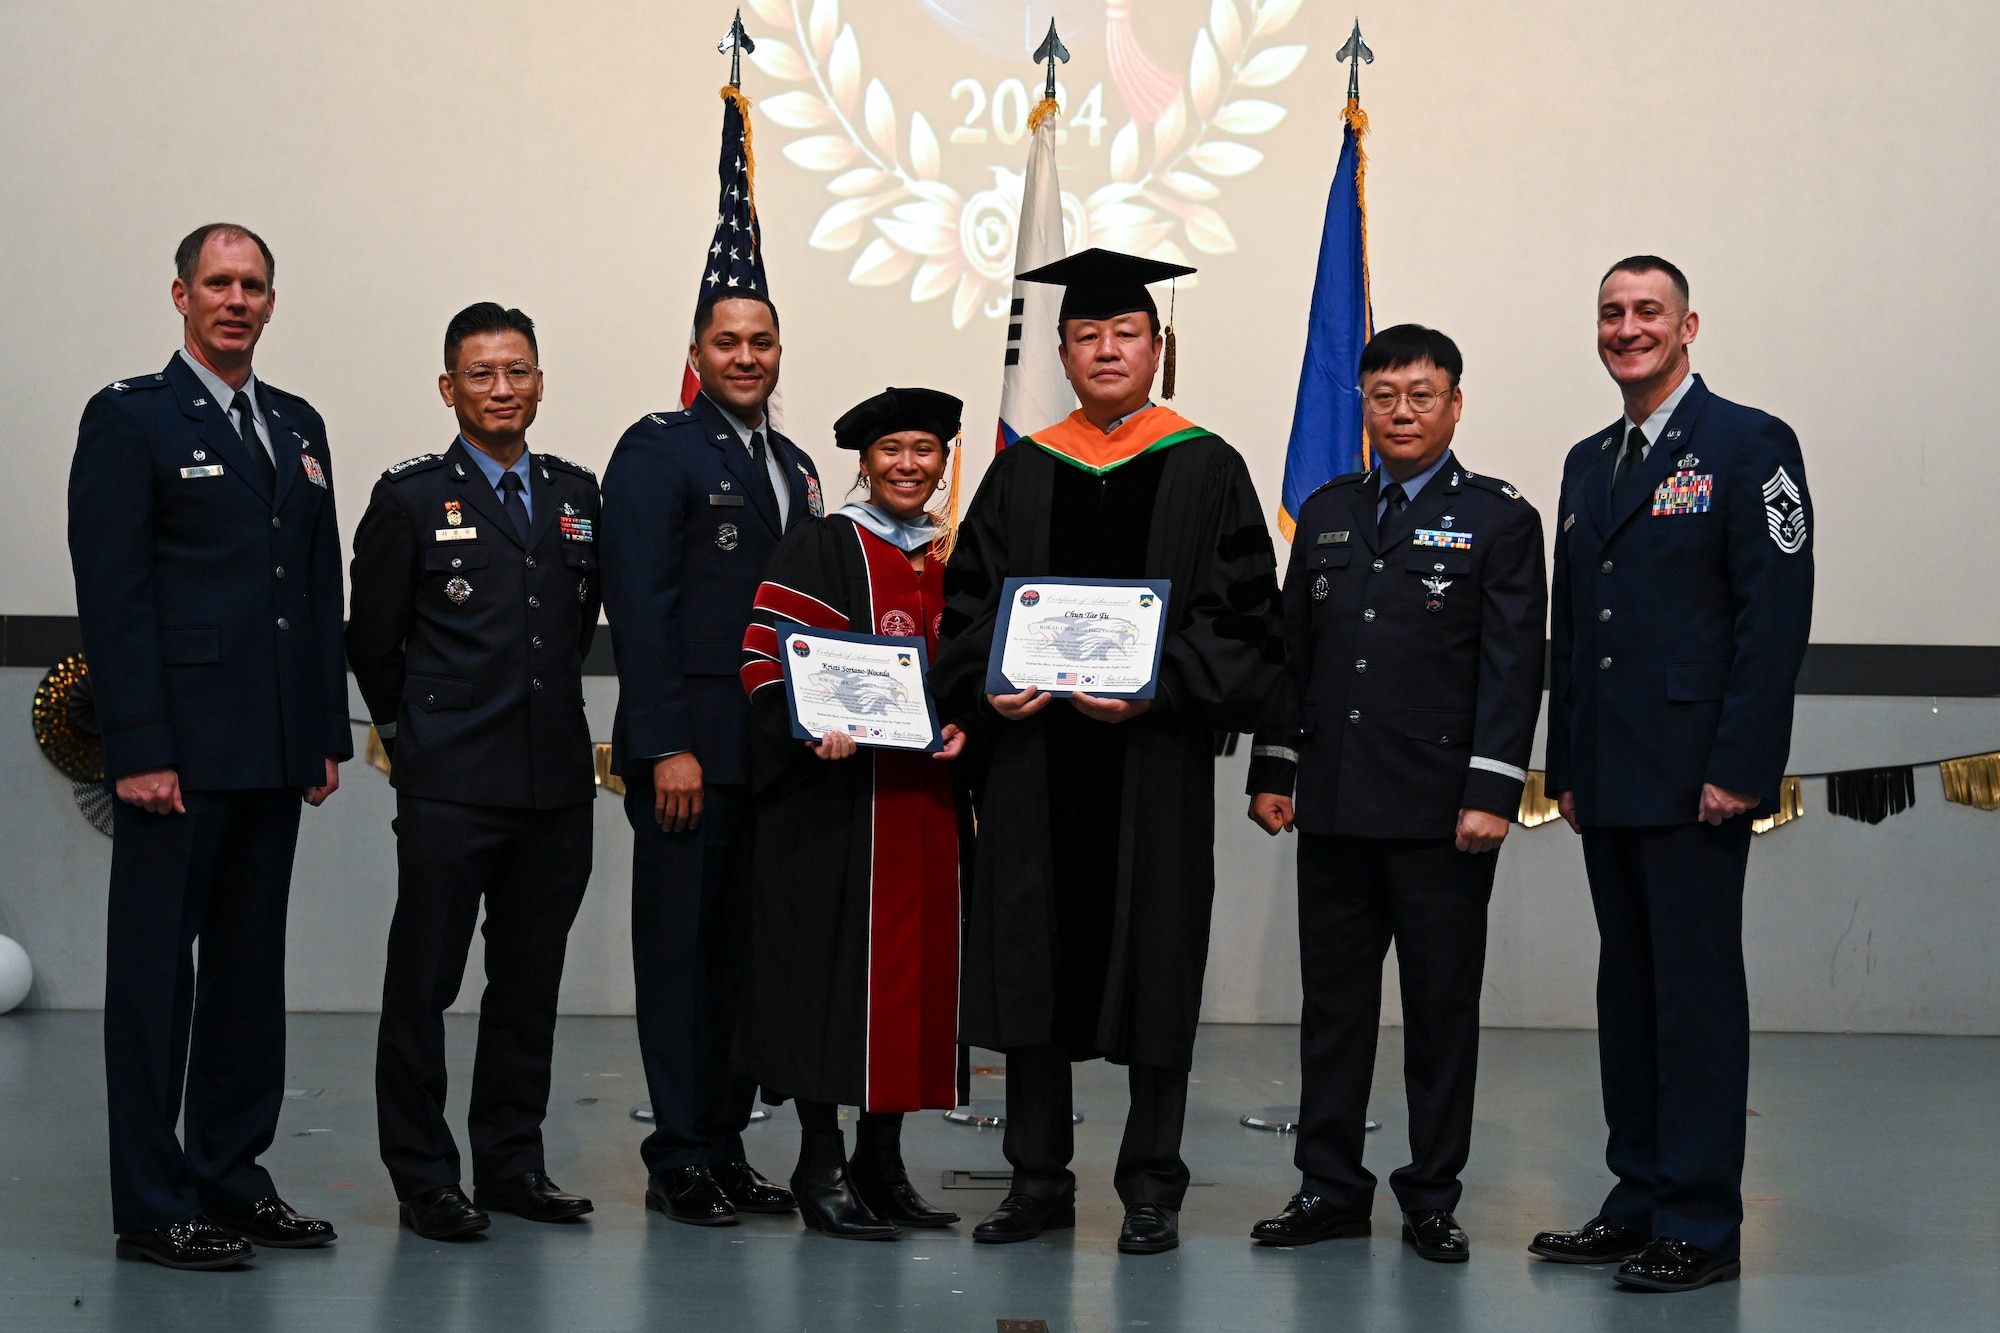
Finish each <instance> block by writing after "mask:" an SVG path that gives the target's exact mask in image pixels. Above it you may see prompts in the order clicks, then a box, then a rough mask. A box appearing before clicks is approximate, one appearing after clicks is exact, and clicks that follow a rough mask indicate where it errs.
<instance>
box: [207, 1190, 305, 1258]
mask: <svg viewBox="0 0 2000 1333" xmlns="http://www.w3.org/2000/svg"><path fill="white" fill-rule="evenodd" d="M209 1216H210V1217H211V1218H212V1219H213V1220H214V1222H215V1225H216V1226H217V1227H219V1228H221V1229H222V1230H223V1231H225V1232H227V1233H228V1234H229V1235H232V1236H237V1237H240V1238H241V1239H243V1240H247V1241H250V1242H252V1243H253V1244H257V1245H267V1246H269V1247H270V1248H272V1249H274V1250H310V1249H312V1248H313V1247H314V1246H316V1245H325V1244H327V1243H329V1242H330V1241H332V1240H333V1239H334V1234H333V1224H332V1223H330V1222H322V1221H320V1220H319V1219H318V1218H317V1217H300V1216H299V1215H298V1214H297V1213H295V1212H293V1211H292V1207H291V1205H290V1204H288V1203H286V1202H285V1201H284V1200H283V1199H281V1198H279V1197H278V1196H277V1195H275V1194H273V1195H272V1196H270V1197H269V1198H268V1199H259V1200H257V1202H255V1203H253V1204H248V1205H246V1206H244V1207H242V1208H236V1209H232V1210H230V1211H229V1212H226V1213H211V1214H210V1215H209Z"/></svg>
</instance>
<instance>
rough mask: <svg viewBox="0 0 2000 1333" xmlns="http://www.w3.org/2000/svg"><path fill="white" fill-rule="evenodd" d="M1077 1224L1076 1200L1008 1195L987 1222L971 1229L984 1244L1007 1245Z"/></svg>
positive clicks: (990, 1214)
mask: <svg viewBox="0 0 2000 1333" xmlns="http://www.w3.org/2000/svg"><path fill="white" fill-rule="evenodd" d="M1075 1225H1076V1204H1075V1203H1074V1202H1073V1201H1063V1202H1058V1201H1057V1200H1054V1199H1038V1198H1036V1197H1035V1196H1034V1195H1032V1194H1009V1195H1008V1196H1007V1197H1006V1198H1004V1199H1002V1200H1001V1201H1000V1206H999V1207H998V1208H995V1209H994V1210H993V1211H992V1212H990V1213H988V1214H987V1215H986V1220H985V1221H983V1222H981V1223H980V1224H979V1225H978V1226H976V1227H974V1228H973V1229H972V1238H973V1239H974V1240H976V1241H978V1242H979V1243H980V1244H981V1245H1007V1244H1011V1243H1012V1242H1014V1241H1017V1240H1033V1239H1034V1238H1035V1237H1037V1236H1039V1235H1041V1234H1042V1233H1043V1232H1044V1231H1061V1230H1063V1229H1065V1228H1067V1227H1073V1226H1075Z"/></svg>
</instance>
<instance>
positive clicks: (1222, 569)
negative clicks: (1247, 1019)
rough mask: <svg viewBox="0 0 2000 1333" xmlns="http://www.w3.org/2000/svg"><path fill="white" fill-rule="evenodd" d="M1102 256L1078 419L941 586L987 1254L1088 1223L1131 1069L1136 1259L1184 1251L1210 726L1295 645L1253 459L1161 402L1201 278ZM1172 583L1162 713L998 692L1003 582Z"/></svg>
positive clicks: (1069, 281) (982, 519)
mask: <svg viewBox="0 0 2000 1333" xmlns="http://www.w3.org/2000/svg"><path fill="white" fill-rule="evenodd" d="M1188 271H1189V270H1186V269H1178V268H1174V267H1172V266H1167V265H1158V264H1154V263H1152V262H1151V261H1145V260H1137V259H1132V258H1131V257H1129V256H1123V255H1111V254H1107V253H1106V252H1104V251H1099V250H1091V251H1085V252H1084V253H1082V254H1080V255H1076V256H1072V257H1071V258H1070V259H1067V260H1064V261H1061V263H1059V264H1057V265H1051V266H1050V267H1049V268H1048V269H1044V270H1039V271H1037V273H1036V274H1024V275H1022V276H1023V277H1024V278H1028V279H1030V280H1034V281H1050V282H1057V283H1062V284H1064V285H1066V286H1067V287H1068V291H1067V293H1066V295H1065V297H1064V301H1063V308H1062V316H1061V327H1060V329H1059V331H1058V332H1059V336H1060V337H1061V338H1062V341H1063V346H1062V358H1063V363H1064V367H1065V370H1066V373H1067V374H1068V376H1069V379H1070V382H1071V384H1072V385H1073V386H1074V387H1075V389H1076V391H1077V396H1078V398H1079V400H1080V401H1081V402H1082V404H1083V407H1082V410H1081V411H1079V412H1077V413H1075V414H1073V415H1072V416H1071V417H1070V418H1069V419H1068V420H1067V421H1064V422H1060V423H1056V424H1055V425H1053V426H1051V427H1049V428H1047V429H1045V430H1042V431H1038V432H1037V433H1036V434H1035V435H1033V436H1029V437H1023V438H1022V439H1021V440H1020V441H1019V442H1018V443H1016V444H1015V445H1014V446H1012V447H1010V448H1009V449H1008V450H1007V451H1006V452H1004V453H1002V454H1001V455H1000V456H999V457H998V458H996V459H995V460H994V462H993V464H992V466H991V467H990V469H989V470H988V472H987V476H986V479H985V481H984V483H983V484H982V485H981V487H980V490H979V493H978V495H977V496H976V497H975V498H974V500H973V503H972V506H971V508H970V511H969V512H968V514H967V516H966V520H965V523H964V526H963V527H962V529H961V532H960V537H959V544H958V548H957V551H956V552H955V553H954V555H953V557H952V561H951V566H950V569H949V571H948V573H947V575H946V581H945V593H946V609H945V618H944V630H943V644H942V646H941V648H940V650H939V655H938V663H937V666H936V668H935V669H934V670H933V672H932V684H933V688H934V691H935V693H936V695H937V697H938V701H939V706H940V710H941V712H942V713H943V715H945V716H947V717H955V718H960V719H963V720H965V721H967V722H969V723H970V724H971V725H972V727H973V728H975V729H976V732H977V735H976V736H975V739H974V742H973V743H972V744H971V745H969V746H968V757H969V758H972V759H973V760H974V762H973V764H972V766H971V780H972V784H973V797H974V803H975V806H976V808H977V812H978V817H979V842H978V847H977V851H976V853H975V869H974V874H973V877H972V882H971V884H970V885H969V887H968V889H967V891H966V940H965V954H964V962H963V969H962V983H961V996H960V1029H961V1033H962V1036H963V1039H964V1040H966V1041H969V1042H971V1043H973V1044H976V1045H979V1046H984V1047H987V1048H990V1049H995V1050H1000V1051H1003V1052H1005V1053H1006V1055H1007V1127H1006V1137H1005V1145H1004V1146H1005V1151H1006V1154H1007V1159H1008V1161H1009V1162H1010V1163H1011V1164H1012V1165H1013V1167H1014V1179H1013V1185H1012V1190H1011V1192H1010V1193H1009V1195H1008V1196H1007V1198H1006V1200H1005V1201H1004V1202H1003V1203H1002V1204H1001V1206H1000V1208H999V1209H998V1210H997V1211H995V1212H994V1213H993V1214H992V1215H991V1216H990V1217H988V1218H987V1219H986V1220H985V1221H984V1222H982V1223H981V1224H980V1225H979V1227H978V1228H977V1229H976V1230H975V1231H974V1233H973V1234H974V1239H976V1240H979V1241H983V1242H987V1243H1002V1242H1007V1241H1016V1240H1027V1239H1030V1238H1032V1237H1034V1236H1037V1235H1039V1234H1041V1232H1042V1231H1044V1230H1046V1229H1050V1228H1054V1227H1064V1226H1071V1225H1074V1222H1075V1207H1074V1199H1075V1190H1076V1178H1075V1176H1074V1175H1072V1174H1071V1173H1070V1171H1069V1169H1068V1165H1069V1161H1070V1157H1071V1155H1072V1149H1073V1141H1072V1131H1071V1106H1070V1070H1069V1065H1070V1062H1071V1061H1073V1060H1087V1059H1094V1058H1097V1057H1100V1056H1102V1057H1105V1058H1107V1059H1110V1060H1113V1061H1115V1062H1117V1063H1120V1064H1124V1065H1127V1066H1129V1067H1130V1070H1131V1076H1130V1085H1131V1095H1132V1103H1131V1111H1130V1113H1129V1115H1128V1116H1127V1119H1126V1126H1125V1136H1124V1142H1123V1145H1122V1147H1121V1149H1120V1152H1119V1158H1118V1165H1117V1168H1116V1172H1115V1176H1114V1179H1115V1182H1116V1185H1117V1188H1118V1192H1119V1197H1120V1198H1121V1199H1122V1200H1123V1201H1124V1203H1125V1206H1126V1217H1125V1225H1124V1228H1123V1231H1122V1233H1121V1234H1120V1236H1119V1249H1120V1250H1121V1251H1123V1252H1125V1253H1138V1254H1147V1253H1157V1252H1159V1251H1162V1250H1169V1249H1172V1248H1174V1247H1175V1246H1176V1245H1177V1244H1178V1243H1179V1220H1178V1214H1179V1210H1180V1205H1181V1201H1182V1198H1183V1196H1184V1195H1185V1193H1186V1191H1187V1185H1188V1169H1187V1166H1186V1164H1185V1163H1184V1162H1183V1161H1182V1160H1181V1156H1180V1138H1181V1127H1182V1121H1183V1118H1184V1116H1185V1112H1186V1106H1187V1076H1188V1069H1189V1067H1190V1065H1191V1063H1192V1059H1193V1052H1194V1036H1195V1025H1196V1022H1197V1019H1198V1017H1199V1014H1200V1009H1201V985H1202V974H1203V972H1204V970H1205V968H1206V965H1207V958H1208V930H1209V914H1210V907H1211V903H1212V901H1213V898H1214V893H1215V863H1214V827H1215V811H1214V800H1215V798H1214V785H1213V783H1214V764H1215V733H1216V732H1217V731H1219V730H1223V731H1226V730H1253V729H1254V728H1255V726H1256V725H1257V723H1258V721H1259V717H1260V714H1261V711H1262V710H1263V708H1264V707H1265V706H1266V701H1267V700H1269V699H1271V698H1273V697H1275V696H1276V695H1277V692H1278V685H1279V681H1280V677H1281V674H1282V667H1283V660H1284V652H1283V645H1282V627H1281V618H1280V612H1279V607H1278V587H1277V579H1276V564H1275V559H1274V556H1273V554H1272V548H1271V539H1270V534H1269V532H1268V530H1267V529H1266V527H1265V524H1264V519H1263V517H1262V514H1261V511H1260V508H1259V504H1258V500H1257V495H1256V492H1255V490H1254V489H1253V487H1252V485H1251V481H1250V475H1249V472H1248V470H1247V469H1246V468H1245V466H1244V464H1243V460H1242V458H1241V457H1240V456H1239V455H1238V454H1237V453H1236V451H1235V450H1233V449H1231V448H1230V447H1229V445H1227V444H1226V443H1224V442H1223V441H1222V439H1221V438H1219V437H1218V436H1215V435H1213V434H1210V433H1209V432H1207V431H1205V430H1202V429H1201V428H1199V427H1196V426H1193V425H1191V424H1190V423H1188V422H1187V421H1185V420H1183V419H1182V418H1180V417H1179V416H1177V415H1176V414H1174V413H1173V412H1171V411H1169V410H1168V409H1166V408H1162V407H1156V406H1154V405H1152V404H1151V402H1150V398H1149V396H1150V393H1151V389H1152V383H1153V375H1154V371H1155V369H1156V367H1157V365H1158V361H1159V354H1160V350H1161V340H1160V337H1159V323H1158V309H1157V307H1156V306H1155V305H1154V303H1153V301H1152V298H1151V297H1150V296H1149V295H1148V294H1147V292H1146V289H1145V287H1144V285H1143V284H1144V282H1145V281H1147V280H1159V279H1162V278H1166V277H1171V276H1175V275H1177V274H1180V273H1185V272H1188ZM1017 576H1067V577H1094V578H1119V579H1137V578H1141V577H1144V578H1148V579H1168V580H1171V592H1170V594H1169V598H1168V612H1169V615H1168V623H1167V625H1166V626H1164V627H1163V634H1164V636H1165V641H1164V647H1163V652H1162V660H1161V665H1160V673H1159V678H1158V682H1157V692H1156V694H1155V697H1154V698H1153V699H1151V700H1128V699H1112V698H1101V699H1093V698H1091V697H1089V696H1088V695H1084V694H1078V695H1075V696H1073V697H1071V698H1067V699H1057V698H1055V697H1054V696H1051V695H1047V694H1040V693H1037V692H1036V691H1033V690H1029V691H1026V692H1023V693H1021V694H1017V695H1000V696H992V695H987V694H986V693H985V692H984V682H985V679H986V669H987V659H988V657H989V655H990V653H991V651H992V648H993V636H994V628H995V622H996V615H997V612H998V609H999V599H1000V593H1001V588H1002V586H1003V584H1004V582H1005V581H1006V580H1007V579H1008V578H1011V577H1017Z"/></svg>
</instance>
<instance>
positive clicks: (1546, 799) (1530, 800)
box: [1515, 768, 1562, 828]
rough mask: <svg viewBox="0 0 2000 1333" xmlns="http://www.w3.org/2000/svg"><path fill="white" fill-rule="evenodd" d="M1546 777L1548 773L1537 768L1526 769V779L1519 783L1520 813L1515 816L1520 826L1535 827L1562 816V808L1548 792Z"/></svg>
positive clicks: (1547, 777)
mask: <svg viewBox="0 0 2000 1333" xmlns="http://www.w3.org/2000/svg"><path fill="white" fill-rule="evenodd" d="M1548 779H1549V775H1548V774H1546V773H1544V772H1542V770H1541V769H1539V768H1531V769H1529V770H1528V780H1527V781H1526V782H1524V783H1522V784H1521V813H1520V814H1518V815H1516V816H1515V821H1516V822H1517V823H1519V824H1520V825H1521V827H1522V828H1535V827H1538V826H1539V825H1542V824H1546V823H1548V822H1549V821H1550V820H1552V819H1561V818H1562V810H1561V809H1560V808H1558V807H1557V805H1556V802H1555V798H1554V797H1552V796H1550V795H1549V794H1548V791H1547V784H1548Z"/></svg>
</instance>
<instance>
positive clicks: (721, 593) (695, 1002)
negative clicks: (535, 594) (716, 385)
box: [603, 396, 822, 1174]
mask: <svg viewBox="0 0 2000 1333" xmlns="http://www.w3.org/2000/svg"><path fill="white" fill-rule="evenodd" d="M766 430H767V432H768V434H767V438H768V440H769V447H770V451H771V457H772V458H774V459H776V460H777V463H778V467H779V470H780V471H781V472H782V474H783V475H784V477H785V479H786V483H787V492H788V509H787V516H786V517H784V518H781V517H780V515H779V513H778V508H777V503H776V499H775V496H774V494H773V492H772V488H771V485H770V482H769V480H768V478H767V477H765V476H759V475H757V473H756V471H755V468H756V465H755V464H754V463H753V461H752V459H751V457H750V451H749V450H748V449H746V448H745V447H744V445H743V440H742V438H741V437H740V436H739V435H738V434H737V433H736V428H735V427H734V425H732V424H731V423H730V422H729V421H728V419H727V418H725V417H724V416H723V414H722V412H721V411H720V409H718V408H717V407H716V406H715V405H714V404H713V403H711V402H710V401H709V400H708V398H707V397H706V396H699V397H697V398H696V399H695V401H694V404H693V405H692V406H691V407H688V408H686V409H684V410H680V411H673V412H656V413H652V414H649V415H648V416H646V417H644V418H643V419H641V420H640V421H638V422H636V423H635V424H634V425H633V426H632V427H631V428H630V429H629V430H627V431H626V432H625V434H624V436H623V437H622V438H621V439H620V440H619V441H618V446H617V448H616V449H615V450H613V451H612V455H611V463H610V465H609V466H608V467H607V468H606V469H605V472H604V534H603V551H604V608H605V613H606V616H607V618H608V619H609V620H610V623H611V642H612V648H613V652H614V654H615V656H616V658H617V662H618V716H617V720H616V722H615V723H614V724H613V727H612V735H611V748H612V765H613V767H614V768H615V769H616V770H617V772H618V773H619V774H621V775H622V776H623V777H624V779H625V785H626V796H625V813H626V819H627V821H628V822H629V823H630V824H631V826H632V971H633V976H634V980H635V983H636V986H635V996H634V999H635V1006H636V1008H637V1011H638V1021H639V1047H640V1054H641V1056H642V1058H643V1059H644V1061H645V1066H646V1087H647V1092H648V1094H649V1095H650V1097H651V1098H652V1103H653V1120H654V1128H653V1132H652V1134H651V1135H650V1136H649V1137H648V1138H647V1139H646V1141H645V1143H644V1145H643V1146H642V1147H641V1149H640V1155H641V1157H642V1158H643V1159H644V1160H645V1163H646V1169H647V1170H648V1171H650V1172H653V1173H655V1174H657V1173H659V1172H661V1171H664V1170H667V1169H669V1168H672V1167H682V1166H700V1165H703V1164H706V1163H709V1162H727V1161H741V1160H742V1158H743V1140H742V1131H743V1129H744V1127H745V1126H746V1125H748V1124H749V1122H750V1110H751V1104H752V1102H753V1101H754V1099H755V1087H754V1085H752V1084H750V1083H749V1082H747V1081H746V1080H742V1079H739V1078H737V1077H736V1076H735V1075H733V1074H732V1073H731V1070H730V1054H731V1049H732V1043H733V1040H734V1036H735V1026H736V1014H737V1008H738V999H739V997H740V993H741V990H742V988H743V986H744V984H745V977H746V974H747V971H748V969H747V966H746V959H747V957H748V950H749V948H750V939H749V900H750V841H749V840H750V837H751V829H750V824H751V803H750V795H749V791H750V789H749V785H748V784H749V777H750V773H749V760H750V707H749V700H748V699H747V698H746V697H745V695H744V693H743V684H742V680H741V678H740V677H739V676H738V674H737V671H738V668H739V667H740V666H741V665H742V662H743V634H744V631H745V630H746V629H747V628H748V627H749V624H750V604H751V602H752V600H754V599H755V597H756V595H757V586H758V585H759V584H760V583H761V582H763V579H764V571H765V569H766V568H767V567H768V566H769V564H770V560H771V553H772V552H773V551H775V550H776V549H777V545H778V539H779V538H780V537H782V536H783V535H784V533H785V531H786V529H788V528H789V527H795V526H797V525H798V524H800V523H803V522H806V521H808V520H809V519H811V518H817V517H819V515H820V513H821V510H822V504H821V497H820V490H819V474H818V473H817V472H816V471H815V470H814V468H813V463H812V460H811V459H810V458H809V457H807V456H806V454H805V453H804V451H803V450H801V449H800V448H799V447H798V446H797V445H795V444H793V443H792V442H791V441H790V440H788V439H786V438H785V437H784V436H782V435H779V434H777V433H775V432H769V431H768V423H767V425H766ZM680 753H689V754H692V755H693V756H694V757H695V759H696V760H697V761H698V762H699V763H700V764H701V770H702V778H703V782H704V783H705V792H704V796H703V800H704V808H703V813H702V820H701V827H700V828H699V829H695V830H690V831H687V832H684V833H667V832H664V831H663V830H662V829H661V828H660V826H659V825H658V824H657V823H655V822H654V819H653V765H654V763H655V762H656V761H657V760H659V759H661V758H663V757H665V756H667V755H672V754H680Z"/></svg>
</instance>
